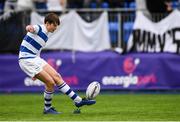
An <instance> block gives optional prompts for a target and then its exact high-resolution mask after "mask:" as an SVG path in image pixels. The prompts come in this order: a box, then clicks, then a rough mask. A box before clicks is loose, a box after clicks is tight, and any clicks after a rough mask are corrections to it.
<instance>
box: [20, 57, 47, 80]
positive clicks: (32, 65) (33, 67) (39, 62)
mask: <svg viewBox="0 0 180 122" xmlns="http://www.w3.org/2000/svg"><path fill="white" fill-rule="evenodd" d="M46 64H47V62H46V61H45V60H44V59H42V58H40V57H35V58H28V59H20V60H19V66H20V67H21V69H22V70H23V71H24V72H25V73H26V74H27V75H28V76H30V77H31V78H33V77H34V76H35V75H36V74H38V73H40V72H41V71H42V70H43V67H44V66H45V65H46Z"/></svg>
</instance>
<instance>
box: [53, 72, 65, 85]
mask: <svg viewBox="0 0 180 122" xmlns="http://www.w3.org/2000/svg"><path fill="white" fill-rule="evenodd" d="M53 78H54V81H55V83H56V84H57V83H58V82H61V81H63V80H62V77H61V75H60V74H59V73H56V74H54V77H53Z"/></svg>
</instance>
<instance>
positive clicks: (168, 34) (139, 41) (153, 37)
mask: <svg viewBox="0 0 180 122" xmlns="http://www.w3.org/2000/svg"><path fill="white" fill-rule="evenodd" d="M179 47H180V12H179V11H178V10H174V11H173V12H172V13H171V14H170V15H168V16H167V17H166V18H164V19H162V20H161V21H160V22H157V23H155V22H152V21H151V20H149V19H148V18H147V17H145V16H144V15H143V13H142V12H140V11H139V12H137V13H136V19H135V23H134V27H133V33H132V34H131V36H130V38H129V41H128V50H133V51H137V52H172V53H179Z"/></svg>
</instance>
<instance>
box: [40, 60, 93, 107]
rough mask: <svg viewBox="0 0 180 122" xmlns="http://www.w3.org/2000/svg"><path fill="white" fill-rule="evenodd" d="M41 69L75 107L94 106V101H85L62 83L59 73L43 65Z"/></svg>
mask: <svg viewBox="0 0 180 122" xmlns="http://www.w3.org/2000/svg"><path fill="white" fill-rule="evenodd" d="M43 69H44V70H45V71H46V72H47V73H48V74H49V75H50V76H51V77H52V78H53V80H54V82H55V83H56V85H57V86H58V88H59V90H60V91H61V92H63V93H64V94H66V95H68V96H69V97H70V98H71V99H72V100H73V101H74V103H75V106H76V107H81V106H83V105H92V104H95V103H96V101H95V100H87V99H82V98H81V97H79V96H78V95H77V94H76V93H75V92H74V91H72V90H71V88H70V87H69V86H68V85H67V84H66V83H65V82H64V81H63V79H62V77H61V76H60V74H59V73H57V72H56V70H54V69H53V68H52V67H51V66H50V65H49V64H47V65H45V66H44V67H43Z"/></svg>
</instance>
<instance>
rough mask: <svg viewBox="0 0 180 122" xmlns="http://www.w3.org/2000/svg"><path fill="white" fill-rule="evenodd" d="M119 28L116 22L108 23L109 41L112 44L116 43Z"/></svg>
mask: <svg viewBox="0 0 180 122" xmlns="http://www.w3.org/2000/svg"><path fill="white" fill-rule="evenodd" d="M119 27H120V26H119V23H118V22H109V32H110V39H111V42H112V43H116V42H117V41H118V31H119Z"/></svg>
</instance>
